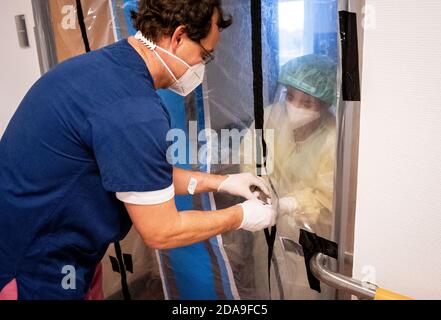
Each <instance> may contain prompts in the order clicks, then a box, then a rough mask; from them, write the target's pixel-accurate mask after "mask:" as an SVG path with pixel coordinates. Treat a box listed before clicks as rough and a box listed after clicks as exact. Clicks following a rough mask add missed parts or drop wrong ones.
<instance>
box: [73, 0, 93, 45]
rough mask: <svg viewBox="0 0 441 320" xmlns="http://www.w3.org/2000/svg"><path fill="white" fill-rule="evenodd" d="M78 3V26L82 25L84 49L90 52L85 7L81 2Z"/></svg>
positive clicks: (79, 0)
mask: <svg viewBox="0 0 441 320" xmlns="http://www.w3.org/2000/svg"><path fill="white" fill-rule="evenodd" d="M76 1H77V16H78V24H79V25H80V30H81V36H82V37H83V42H84V49H85V50H86V52H90V43H89V38H88V37H87V28H86V23H85V22H84V14H83V5H82V4H81V0H76Z"/></svg>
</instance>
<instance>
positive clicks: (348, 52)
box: [339, 11, 361, 101]
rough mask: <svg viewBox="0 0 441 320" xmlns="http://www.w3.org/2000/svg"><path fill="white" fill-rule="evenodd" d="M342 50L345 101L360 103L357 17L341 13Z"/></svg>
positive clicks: (353, 14) (351, 13) (349, 13)
mask: <svg viewBox="0 0 441 320" xmlns="http://www.w3.org/2000/svg"><path fill="white" fill-rule="evenodd" d="M339 16H340V39H341V48H342V93H343V100H344V101H360V100H361V92H360V91H361V90H360V65H359V57H358V34H357V15H356V14H355V13H353V12H348V11H340V12H339Z"/></svg>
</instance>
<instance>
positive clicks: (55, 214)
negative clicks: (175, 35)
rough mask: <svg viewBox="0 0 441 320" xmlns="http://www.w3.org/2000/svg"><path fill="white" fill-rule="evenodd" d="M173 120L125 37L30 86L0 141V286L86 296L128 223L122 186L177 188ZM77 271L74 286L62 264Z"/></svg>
mask: <svg viewBox="0 0 441 320" xmlns="http://www.w3.org/2000/svg"><path fill="white" fill-rule="evenodd" d="M169 129H170V116H169V114H168V112H167V109H166V108H165V106H164V105H163V104H162V102H161V100H160V98H159V96H158V95H157V93H156V90H155V89H154V84H153V79H152V77H151V75H150V73H149V71H148V69H147V67H146V64H145V62H144V61H143V59H142V58H141V56H140V55H139V54H138V53H137V52H136V51H135V50H134V49H133V47H132V46H131V45H130V44H129V43H128V41H127V40H122V41H120V42H117V43H115V44H113V45H110V46H108V47H105V48H103V49H100V50H97V51H94V52H91V53H88V54H84V55H82V56H79V57H76V58H74V59H71V60H69V61H67V62H64V63H62V64H60V65H58V66H57V67H55V68H54V69H53V70H52V71H50V72H49V73H47V74H46V75H45V76H43V77H42V78H41V79H40V80H39V81H38V82H37V83H36V84H35V85H34V86H33V87H32V88H31V90H30V91H29V92H28V94H27V95H26V97H25V98H24V100H23V101H22V103H21V104H20V106H19V108H18V110H17V112H16V113H15V115H14V117H13V118H12V120H11V122H10V124H9V126H8V128H7V130H6V132H5V134H4V136H3V137H2V139H1V141H0V290H1V288H3V287H4V286H5V285H6V284H7V283H9V282H10V281H11V280H12V279H16V280H17V284H18V295H19V299H83V298H84V297H85V295H86V294H87V291H88V290H89V288H90V284H91V280H92V278H93V275H94V270H95V267H96V265H97V264H98V263H99V262H100V260H101V259H102V258H103V256H104V254H105V252H106V250H107V247H108V245H109V244H110V243H112V242H115V241H119V240H121V239H122V238H123V237H124V236H125V235H126V234H127V232H128V231H129V229H130V227H131V221H130V218H129V216H128V214H127V212H126V210H125V208H124V205H123V203H121V202H120V201H118V200H117V199H116V196H115V193H116V192H148V191H158V190H163V189H166V188H168V187H170V186H171V185H172V183H173V167H172V165H171V164H169V163H168V162H167V157H166V153H167V149H168V148H169V145H170V144H169V143H168V142H167V141H166V135H167V132H168V131H169ZM66 266H68V269H67V270H72V269H69V268H70V266H72V267H74V268H75V271H76V279H75V280H76V281H75V289H65V288H63V285H62V284H63V278H64V277H66V274H63V268H65V267H66Z"/></svg>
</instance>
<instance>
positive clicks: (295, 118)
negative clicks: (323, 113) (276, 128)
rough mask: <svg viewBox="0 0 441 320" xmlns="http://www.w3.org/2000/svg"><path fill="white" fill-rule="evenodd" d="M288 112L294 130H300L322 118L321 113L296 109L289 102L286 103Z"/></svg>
mask: <svg viewBox="0 0 441 320" xmlns="http://www.w3.org/2000/svg"><path fill="white" fill-rule="evenodd" d="M286 112H287V115H288V121H289V124H290V127H291V129H292V130H296V129H299V128H301V127H303V126H305V125H307V124H309V123H311V122H312V121H314V120H317V119H318V118H320V112H319V111H312V110H308V109H305V108H299V107H295V106H294V105H292V104H290V103H288V102H286Z"/></svg>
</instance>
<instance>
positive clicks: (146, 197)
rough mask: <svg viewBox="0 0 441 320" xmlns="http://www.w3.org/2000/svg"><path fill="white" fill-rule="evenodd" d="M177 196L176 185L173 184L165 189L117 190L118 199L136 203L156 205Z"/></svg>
mask: <svg viewBox="0 0 441 320" xmlns="http://www.w3.org/2000/svg"><path fill="white" fill-rule="evenodd" d="M174 196H175V187H174V185H173V184H172V185H171V186H170V187H168V188H166V189H164V190H158V191H148V192H117V193H116V197H117V198H118V200H120V201H122V202H124V203H128V204H135V205H155V204H161V203H165V202H167V201H170V200H171V199H173V198H174Z"/></svg>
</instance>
